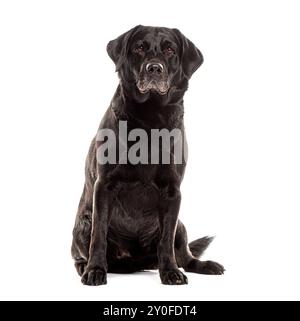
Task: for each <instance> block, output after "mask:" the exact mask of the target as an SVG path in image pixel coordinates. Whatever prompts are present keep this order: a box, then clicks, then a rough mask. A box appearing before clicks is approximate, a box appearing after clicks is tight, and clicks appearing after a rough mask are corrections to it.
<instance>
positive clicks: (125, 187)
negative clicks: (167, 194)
mask: <svg viewBox="0 0 300 321" xmlns="http://www.w3.org/2000/svg"><path fill="white" fill-rule="evenodd" d="M117 203H118V205H119V206H120V207H121V210H122V211H123V212H124V213H125V214H126V215H128V216H134V217H136V218H137V217H141V218H142V217H143V218H144V216H147V215H151V214H153V213H155V212H156V211H157V208H158V204H159V190H158V189H157V187H156V186H155V185H154V183H153V182H151V181H149V182H147V183H145V182H134V183H123V184H122V187H121V188H120V190H119V191H118V194H117Z"/></svg>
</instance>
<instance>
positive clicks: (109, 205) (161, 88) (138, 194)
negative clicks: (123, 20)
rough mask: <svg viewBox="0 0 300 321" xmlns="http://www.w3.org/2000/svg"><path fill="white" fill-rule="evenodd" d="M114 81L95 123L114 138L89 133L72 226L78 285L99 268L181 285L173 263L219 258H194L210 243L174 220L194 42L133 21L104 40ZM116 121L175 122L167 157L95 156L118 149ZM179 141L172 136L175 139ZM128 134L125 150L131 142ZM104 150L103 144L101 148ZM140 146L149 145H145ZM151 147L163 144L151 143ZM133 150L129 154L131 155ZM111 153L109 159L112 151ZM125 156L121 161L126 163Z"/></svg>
mask: <svg viewBox="0 0 300 321" xmlns="http://www.w3.org/2000/svg"><path fill="white" fill-rule="evenodd" d="M107 52H108V54H109V56H110V57H111V59H112V60H113V62H114V63H115V65H116V71H117V72H118V75H119V78H120V83H119V86H118V88H117V90H116V93H115V95H114V97H113V99H112V101H111V104H110V106H109V108H108V110H107V111H106V113H105V115H104V118H103V119H102V122H101V124H100V128H99V130H101V129H109V131H110V133H113V134H115V136H116V139H115V140H113V143H111V142H110V143H109V144H108V139H107V137H106V140H105V139H97V136H96V137H95V138H94V139H93V141H92V143H91V146H90V149H89V153H88V156H87V160H86V171H85V175H86V179H85V184H84V189H83V193H82V196H81V199H80V203H79V207H78V213H77V217H76V222H75V227H74V230H73V243H72V256H73V258H74V260H75V267H76V270H77V272H78V273H79V275H80V276H81V280H82V283H83V284H87V285H100V284H105V283H106V275H107V272H114V273H130V272H135V271H142V270H146V269H157V268H158V269H159V273H160V278H161V281H162V283H163V284H186V283H187V277H186V276H185V275H184V274H183V273H182V272H181V271H180V270H179V268H180V267H182V268H183V269H184V270H185V271H187V272H194V273H201V274H223V272H224V268H223V266H222V265H220V264H218V263H216V262H213V261H200V260H199V259H198V258H199V257H200V255H201V254H202V253H203V252H204V250H205V249H206V248H207V246H208V245H209V243H210V242H211V240H212V239H211V238H208V237H204V238H200V239H198V240H196V241H193V242H191V243H189V244H188V241H187V234H186V230H185V227H184V225H183V224H182V223H181V222H180V221H179V220H178V213H179V207H180V201H181V193H180V184H181V181H182V179H183V175H184V169H185V165H186V161H185V159H183V161H182V162H175V161H174V148H175V145H176V144H177V145H178V144H180V146H179V147H183V145H185V134H184V125H183V112H184V110H183V96H184V93H185V91H186V90H187V88H188V81H189V79H190V77H191V76H192V74H193V73H194V72H195V71H196V70H197V69H198V67H199V66H200V65H201V64H202V62H203V57H202V54H201V52H200V51H199V49H197V48H196V47H195V45H194V44H193V43H192V42H191V41H190V40H188V39H187V38H186V37H185V36H184V35H183V34H182V33H181V32H180V31H179V30H177V29H169V28H158V27H145V26H136V27H135V28H133V29H131V30H129V31H128V32H126V33H124V34H123V35H121V36H120V37H118V38H117V39H115V40H112V41H110V42H109V43H108V46H107ZM120 122H126V124H127V129H128V130H132V129H137V128H139V129H142V130H143V131H144V132H145V133H148V134H150V131H151V130H152V129H158V130H161V129H166V130H168V131H171V130H173V129H177V130H178V131H179V132H180V133H181V134H182V137H183V140H182V139H177V140H176V139H174V140H172V144H171V147H172V148H173V149H172V150H171V151H170V150H168V151H169V155H170V159H171V161H170V162H169V163H163V162H162V161H161V160H162V156H161V155H160V156H159V158H158V159H159V161H158V162H154V163H151V162H147V161H148V158H147V159H146V162H145V161H144V162H135V163H134V162H130V159H129V157H128V155H127V156H126V157H127V158H126V157H125V162H124V158H123V159H122V162H121V161H120V157H119V158H118V159H119V161H112V162H109V161H106V162H103V161H101V160H103V159H102V158H103V157H102V158H101V157H98V156H97V155H98V151H99V148H101V146H102V147H103V146H104V145H105V144H108V145H110V146H109V147H110V148H112V150H114V151H115V152H116V154H117V156H120V154H121V152H120V145H119V144H118V142H119V141H120V133H119V129H120ZM178 142H179V143H178ZM132 145H133V142H132V141H130V142H129V141H128V146H127V147H126V148H127V149H125V152H127V151H128V150H129V148H130V147H132ZM108 149H109V148H108ZM146 150H147V151H148V150H149V151H151V148H150V147H149V146H148V147H146ZM158 151H159V153H160V152H164V147H163V146H161V145H159V149H158ZM138 153H139V152H138V151H137V153H136V154H137V156H138ZM113 160H115V159H114V158H113ZM126 160H127V161H128V162H126Z"/></svg>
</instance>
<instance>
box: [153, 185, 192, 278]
mask: <svg viewBox="0 0 300 321" xmlns="http://www.w3.org/2000/svg"><path fill="white" fill-rule="evenodd" d="M180 202H181V194H180V191H179V189H178V188H177V187H173V186H168V187H167V188H166V192H163V197H162V199H161V202H160V209H159V225H160V241H159V244H158V249H157V254H158V264H159V274H160V278H161V282H162V283H163V284H187V277H186V276H185V275H184V274H183V273H182V272H181V271H180V270H179V269H178V265H177V263H176V259H175V251H174V241H175V233H176V228H177V220H178V214H179V208H180Z"/></svg>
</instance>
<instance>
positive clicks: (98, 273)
mask: <svg viewBox="0 0 300 321" xmlns="http://www.w3.org/2000/svg"><path fill="white" fill-rule="evenodd" d="M111 206H112V204H111V200H110V194H109V192H108V190H107V189H106V188H105V186H104V184H103V182H101V180H99V179H97V181H96V182H95V185H94V196H93V219H92V231H91V242H90V248H89V259H88V264H87V266H86V269H85V272H84V274H83V276H82V279H81V281H82V283H83V284H86V285H101V284H106V274H107V261H106V249H107V230H108V224H109V220H110V213H111Z"/></svg>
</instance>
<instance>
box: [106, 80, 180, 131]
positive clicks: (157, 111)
mask: <svg viewBox="0 0 300 321" xmlns="http://www.w3.org/2000/svg"><path fill="white" fill-rule="evenodd" d="M170 90H171V91H172V92H170V94H169V97H172V99H170V98H169V97H168V96H167V95H165V96H160V95H158V94H149V95H148V96H147V99H145V100H144V101H143V100H141V99H136V97H132V95H129V94H128V91H127V90H126V89H125V88H124V87H123V86H122V84H120V85H119V86H118V88H117V90H116V93H115V95H114V98H113V100H112V102H113V104H112V106H111V107H112V110H113V112H114V113H115V116H116V118H117V119H118V120H127V121H128V122H131V123H132V124H133V126H137V127H140V128H167V129H172V128H181V127H182V125H183V114H184V107H183V94H184V92H179V91H178V92H176V90H175V89H174V88H171V89H170Z"/></svg>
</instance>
